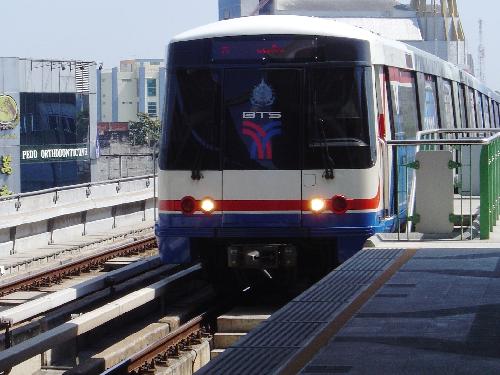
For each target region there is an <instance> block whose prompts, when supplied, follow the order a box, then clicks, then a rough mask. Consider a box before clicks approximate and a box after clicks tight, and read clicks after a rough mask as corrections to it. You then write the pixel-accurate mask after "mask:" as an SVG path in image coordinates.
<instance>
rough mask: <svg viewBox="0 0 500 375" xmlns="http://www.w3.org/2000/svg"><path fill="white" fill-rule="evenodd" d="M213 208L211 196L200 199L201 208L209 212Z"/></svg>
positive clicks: (213, 203)
mask: <svg viewBox="0 0 500 375" xmlns="http://www.w3.org/2000/svg"><path fill="white" fill-rule="evenodd" d="M214 209H215V202H214V200H213V199H211V198H205V199H203V200H202V201H201V210H202V211H203V212H204V213H206V214H209V213H211V212H212V211H213V210H214Z"/></svg>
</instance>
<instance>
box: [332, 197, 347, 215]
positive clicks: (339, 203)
mask: <svg viewBox="0 0 500 375" xmlns="http://www.w3.org/2000/svg"><path fill="white" fill-rule="evenodd" d="M348 208H349V205H348V203H347V199H346V197H344V196H343V195H335V196H334V197H333V198H332V211H333V212H335V213H336V214H345V213H346V212H347V209H348Z"/></svg>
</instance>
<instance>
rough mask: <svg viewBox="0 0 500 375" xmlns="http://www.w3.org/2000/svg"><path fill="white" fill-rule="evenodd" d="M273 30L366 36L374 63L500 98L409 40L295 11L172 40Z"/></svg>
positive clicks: (228, 23)
mask: <svg viewBox="0 0 500 375" xmlns="http://www.w3.org/2000/svg"><path fill="white" fill-rule="evenodd" d="M273 34H274V35H316V36H326V37H343V38H351V39H358V40H365V41H367V42H369V43H370V49H371V55H372V56H371V63H372V64H384V65H389V66H395V67H399V68H406V69H408V68H409V69H411V70H416V71H420V72H424V73H428V74H434V75H437V76H440V77H443V78H446V79H450V80H453V81H457V82H463V83H466V84H467V85H468V86H471V87H474V88H475V89H477V90H479V91H481V92H483V93H485V94H487V95H489V96H491V97H494V98H495V100H497V101H500V95H498V94H497V93H495V92H494V91H493V90H491V89H489V88H488V87H487V86H486V85H485V84H483V83H482V82H480V81H479V80H478V79H476V78H475V77H474V76H472V75H471V74H469V73H467V72H466V71H464V70H461V69H460V68H459V67H457V66H456V65H454V64H452V63H450V62H448V61H445V60H442V59H441V58H439V57H437V56H435V55H433V54H431V53H428V52H425V51H422V50H420V49H418V48H416V47H413V46H410V45H408V44H406V43H403V42H399V41H395V40H392V39H387V38H384V37H381V36H379V35H377V34H375V33H373V32H371V31H369V30H365V29H362V28H360V27H357V26H353V25H349V24H346V23H343V22H340V21H336V20H332V19H327V18H320V17H309V16H295V15H268V16H266V15H259V16H252V17H241V18H233V19H229V20H224V21H218V22H214V23H211V24H208V25H204V26H201V27H197V28H194V29H191V30H188V31H186V32H183V33H181V34H178V35H176V36H175V37H173V38H172V40H171V43H176V42H182V41H190V40H199V39H209V38H219V37H231V36H239V35H273ZM408 55H411V57H412V66H408V58H407V56H408Z"/></svg>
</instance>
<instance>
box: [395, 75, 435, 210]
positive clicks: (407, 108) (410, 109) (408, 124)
mask: <svg viewBox="0 0 500 375" xmlns="http://www.w3.org/2000/svg"><path fill="white" fill-rule="evenodd" d="M389 86H390V101H391V107H390V108H391V133H392V134H391V138H392V139H397V140H399V139H415V138H416V135H417V131H418V129H419V115H418V108H419V106H418V100H417V84H416V77H415V73H414V72H411V71H407V70H404V69H398V68H392V67H390V68H389ZM436 121H437V120H436ZM394 151H395V152H394V153H393V173H394V174H395V177H394V178H393V179H392V182H393V191H392V197H393V199H394V200H393V201H392V202H391V205H393V207H394V209H395V211H396V213H397V214H398V215H399V216H401V217H404V216H405V215H406V213H407V212H408V211H407V210H408V201H412V196H413V187H414V184H413V181H414V178H413V176H414V171H413V170H412V169H410V168H408V165H409V164H410V163H411V162H412V161H414V160H415V153H416V147H415V146H398V147H397V148H396V149H395V150H394ZM410 210H411V208H410Z"/></svg>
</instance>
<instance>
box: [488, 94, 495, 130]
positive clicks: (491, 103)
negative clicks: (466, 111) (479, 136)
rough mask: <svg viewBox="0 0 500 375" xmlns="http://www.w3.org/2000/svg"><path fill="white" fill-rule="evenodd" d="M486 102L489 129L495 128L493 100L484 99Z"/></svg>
mask: <svg viewBox="0 0 500 375" xmlns="http://www.w3.org/2000/svg"><path fill="white" fill-rule="evenodd" d="M486 99H487V100H488V106H489V108H490V128H494V127H495V112H494V107H495V102H494V101H493V99H491V98H489V97H486Z"/></svg>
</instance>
